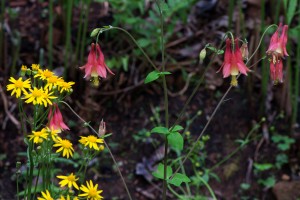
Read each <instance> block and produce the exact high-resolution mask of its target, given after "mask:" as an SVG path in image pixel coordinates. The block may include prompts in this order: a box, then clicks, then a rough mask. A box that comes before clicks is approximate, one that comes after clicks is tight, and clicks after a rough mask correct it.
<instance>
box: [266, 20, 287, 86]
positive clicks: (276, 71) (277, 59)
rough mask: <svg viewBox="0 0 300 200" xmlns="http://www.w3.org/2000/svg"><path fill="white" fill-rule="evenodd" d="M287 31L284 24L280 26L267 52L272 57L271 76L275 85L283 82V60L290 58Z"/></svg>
mask: <svg viewBox="0 0 300 200" xmlns="http://www.w3.org/2000/svg"><path fill="white" fill-rule="evenodd" d="M287 31H288V26H287V25H284V26H283V27H282V24H280V25H279V27H278V29H277V30H276V32H275V33H274V34H273V35H272V37H271V41H270V45H269V48H268V50H267V52H266V53H267V55H268V56H270V59H269V60H270V74H271V78H272V80H273V81H274V83H275V84H276V83H277V82H278V81H279V82H282V79H283V74H282V68H283V67H282V59H283V58H284V57H285V56H289V54H288V53H287V51H286V44H287ZM279 32H280V33H279ZM279 35H280V36H279Z"/></svg>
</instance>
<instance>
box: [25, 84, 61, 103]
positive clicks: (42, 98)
mask: <svg viewBox="0 0 300 200" xmlns="http://www.w3.org/2000/svg"><path fill="white" fill-rule="evenodd" d="M29 91H30V92H31V93H27V94H25V97H24V98H23V99H27V100H26V101H25V102H26V103H31V102H32V103H33V105H35V104H39V105H44V106H45V107H47V104H50V105H52V102H51V101H50V99H55V98H57V97H55V96H51V94H52V93H53V92H50V93H48V90H45V91H44V90H43V89H42V88H41V89H38V88H36V87H34V88H33V90H32V89H29Z"/></svg>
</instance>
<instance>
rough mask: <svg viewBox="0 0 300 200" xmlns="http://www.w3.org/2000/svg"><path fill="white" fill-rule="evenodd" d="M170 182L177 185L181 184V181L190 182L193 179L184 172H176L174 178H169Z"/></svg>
mask: <svg viewBox="0 0 300 200" xmlns="http://www.w3.org/2000/svg"><path fill="white" fill-rule="evenodd" d="M167 182H168V183H170V184H173V185H175V186H177V187H179V186H180V185H181V183H189V182H191V179H189V177H187V176H186V175H184V174H180V173H176V174H175V175H174V176H173V178H172V179H169V180H167Z"/></svg>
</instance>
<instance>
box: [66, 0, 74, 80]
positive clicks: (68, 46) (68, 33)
mask: <svg viewBox="0 0 300 200" xmlns="http://www.w3.org/2000/svg"><path fill="white" fill-rule="evenodd" d="M72 6H73V0H68V1H67V20H66V27H67V28H66V44H65V62H64V68H65V70H64V75H65V76H66V74H67V70H66V69H67V68H68V63H69V60H70V55H71V52H70V51H71V22H72V21H71V18H72Z"/></svg>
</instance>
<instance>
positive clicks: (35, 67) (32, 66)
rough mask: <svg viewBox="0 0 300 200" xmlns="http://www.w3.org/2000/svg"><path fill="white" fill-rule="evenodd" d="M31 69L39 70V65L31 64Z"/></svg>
mask: <svg viewBox="0 0 300 200" xmlns="http://www.w3.org/2000/svg"><path fill="white" fill-rule="evenodd" d="M31 69H32V70H33V71H38V70H39V69H40V65H39V64H32V65H31Z"/></svg>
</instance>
